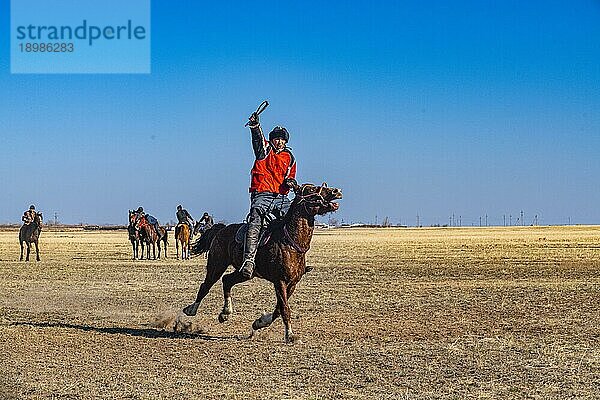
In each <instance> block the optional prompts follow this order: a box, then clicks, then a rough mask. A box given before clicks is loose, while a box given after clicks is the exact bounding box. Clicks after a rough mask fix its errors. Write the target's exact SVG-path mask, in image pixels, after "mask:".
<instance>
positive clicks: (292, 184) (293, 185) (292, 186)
mask: <svg viewBox="0 0 600 400" xmlns="http://www.w3.org/2000/svg"><path fill="white" fill-rule="evenodd" d="M283 183H284V185H286V186H287V187H288V188H290V189H292V190H294V191H296V189H297V188H299V186H298V182H297V181H296V180H295V179H294V178H285V179H284V181H283Z"/></svg>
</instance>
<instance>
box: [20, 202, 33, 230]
mask: <svg viewBox="0 0 600 400" xmlns="http://www.w3.org/2000/svg"><path fill="white" fill-rule="evenodd" d="M34 219H35V206H34V205H33V204H32V205H30V206H29V210H27V211H25V212H24V213H23V216H22V217H21V220H22V221H23V223H24V224H25V225H29V224H30V223H32V222H33V220H34Z"/></svg>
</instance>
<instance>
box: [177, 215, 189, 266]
mask: <svg viewBox="0 0 600 400" xmlns="http://www.w3.org/2000/svg"><path fill="white" fill-rule="evenodd" d="M190 239H191V236H190V227H189V226H188V224H185V223H184V224H182V223H179V224H177V226H176V227H175V247H176V249H177V258H179V243H181V259H182V260H186V259H189V258H190V247H189V246H190Z"/></svg>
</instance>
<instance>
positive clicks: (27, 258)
mask: <svg viewBox="0 0 600 400" xmlns="http://www.w3.org/2000/svg"><path fill="white" fill-rule="evenodd" d="M30 252H31V243H29V242H27V255H26V256H25V261H29V253H30Z"/></svg>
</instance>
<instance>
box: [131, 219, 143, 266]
mask: <svg viewBox="0 0 600 400" xmlns="http://www.w3.org/2000/svg"><path fill="white" fill-rule="evenodd" d="M136 218H137V213H136V212H135V211H132V210H129V225H128V226H127V233H128V234H129V241H130V242H131V247H132V248H133V259H134V260H135V259H137V258H138V256H139V257H140V258H141V256H140V255H139V248H140V245H141V246H142V256H143V255H144V242H142V241H141V240H140V232H139V231H138V230H137V229H136V227H135V221H136Z"/></svg>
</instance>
